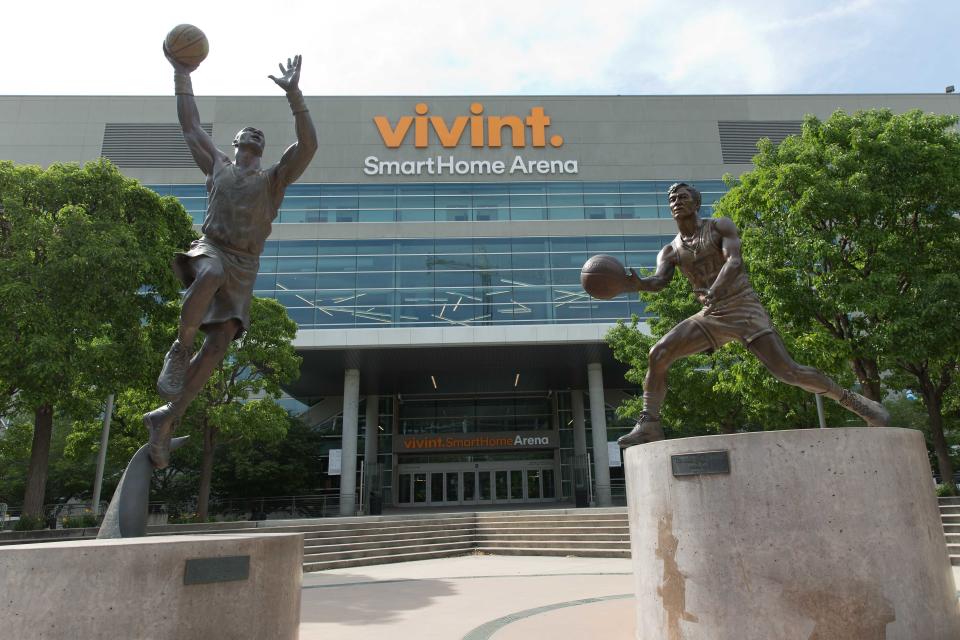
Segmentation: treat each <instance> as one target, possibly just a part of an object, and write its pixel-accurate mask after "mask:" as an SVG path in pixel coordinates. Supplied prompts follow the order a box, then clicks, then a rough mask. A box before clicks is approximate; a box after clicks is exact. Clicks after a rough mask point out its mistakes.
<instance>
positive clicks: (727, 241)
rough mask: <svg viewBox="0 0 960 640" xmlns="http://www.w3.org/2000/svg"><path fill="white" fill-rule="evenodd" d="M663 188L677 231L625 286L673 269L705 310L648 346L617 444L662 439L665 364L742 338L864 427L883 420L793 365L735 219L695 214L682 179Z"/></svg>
mask: <svg viewBox="0 0 960 640" xmlns="http://www.w3.org/2000/svg"><path fill="white" fill-rule="evenodd" d="M667 194H668V198H669V202H670V211H671V213H672V214H673V219H674V221H675V222H676V223H677V229H678V231H679V233H677V236H676V238H674V240H673V242H671V243H670V244H668V245H667V246H665V247H663V249H661V250H660V253H659V254H658V255H657V270H656V272H655V273H654V274H653V275H652V276H650V277H647V278H641V277H639V276H638V275H637V272H636V271H634V270H633V269H631V270H630V275H629V276H628V277H627V284H626V290H628V291H660V290H661V289H663V288H664V287H666V286H667V285H668V284H669V283H670V280H671V278H673V274H674V271H675V270H676V269H678V268H679V269H680V272H681V273H682V274H683V275H684V276H686V278H687V280H689V281H690V283H691V284H692V285H693V290H694V293H696V295H697V298H698V299H699V300H700V303H701V304H702V305H703V309H702V310H701V311H700V312H699V313H697V314H695V315H693V316H690V317H689V318H687V319H686V320H684V321H682V322H680V323H679V324H678V325H677V326H675V327H674V328H673V329H671V330H670V331H669V332H668V333H667V334H666V335H665V336H663V337H662V338H661V339H660V341H659V342H657V344H655V345H654V346H653V348H652V349H651V350H650V355H649V366H648V368H647V377H646V379H645V380H644V383H643V411H642V412H641V414H640V418H639V420H637V424H636V426H634V428H633V430H632V431H631V432H630V433H628V434H626V435H625V436H622V437H621V438H620V439H619V440H618V442H619V444H620V446H622V447H630V446H633V445H635V444H642V443H645V442H653V441H656V440H663V427H662V426H661V424H660V405H661V404H662V403H663V399H664V396H665V395H666V393H667V370H668V369H669V368H670V365H671V364H673V363H674V362H676V361H677V360H679V359H680V358H684V357H686V356H689V355H692V354H695V353H700V352H701V351H705V350H708V349H718V348H720V347H721V346H723V345H724V344H726V343H728V342H730V341H732V340H739V341H740V342H742V343H743V344H744V345H745V346H746V348H747V349H748V350H749V351H750V352H751V353H753V354H754V355H755V356H757V358H759V359H760V362H762V363H763V365H764V366H765V367H767V369H769V371H770V373H772V374H773V375H774V376H775V377H777V378H778V379H779V380H781V381H783V382H786V383H787V384H792V385H794V386H797V387H800V388H801V389H804V390H806V391H809V392H811V393H819V394H823V395H825V396H827V397H828V398H831V399H833V400H836V401H837V402H838V403H840V406H842V407H844V408H845V409H848V410H849V411H852V412H853V413H855V414H857V415H858V416H860V417H861V418H863V419H864V421H866V423H867V424H868V425H870V426H875V427H885V426H887V424H888V423H889V421H890V416H889V414H888V413H887V411H886V409H884V408H883V405H881V404H880V403H878V402H874V401H873V400H870V399H868V398H865V397H863V396H862V395H860V394H858V393H854V392H853V391H848V390H847V389H843V388H841V387H840V385H838V384H837V383H836V382H834V381H833V380H831V379H830V378H828V377H827V376H825V375H824V374H823V373H821V372H820V371H817V370H816V369H814V368H812V367H805V366H803V365H800V364H797V363H796V362H794V360H793V358H791V357H790V354H789V353H787V349H786V347H785V346H784V344H783V340H782V339H781V338H780V335H779V334H778V333H777V332H776V331H775V330H774V328H773V326H772V325H771V323H770V316H769V315H767V311H766V309H764V308H763V306H762V305H761V304H760V300H759V298H757V294H756V293H754V291H753V288H752V287H751V286H750V281H749V279H748V278H747V273H746V271H745V270H744V266H743V260H742V258H741V256H740V236H739V234H738V232H737V227H736V226H735V225H734V224H733V221H732V220H730V219H729V218H703V219H701V218H700V217H699V215H698V212H699V211H700V192H699V191H697V190H696V189H695V188H693V187H691V186H690V185H688V184H685V183H682V182H680V183H677V184H675V185H673V186H671V187H670V189H669V191H668V192H667Z"/></svg>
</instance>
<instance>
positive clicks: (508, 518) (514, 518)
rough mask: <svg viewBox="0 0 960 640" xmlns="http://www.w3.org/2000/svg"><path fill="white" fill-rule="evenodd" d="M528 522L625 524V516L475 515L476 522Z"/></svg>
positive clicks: (595, 514)
mask: <svg viewBox="0 0 960 640" xmlns="http://www.w3.org/2000/svg"><path fill="white" fill-rule="evenodd" d="M524 520H525V521H530V522H535V521H539V520H563V521H564V522H579V521H587V522H601V521H605V520H612V521H615V522H620V521H623V522H626V521H627V514H626V513H578V514H570V515H566V514H562V513H544V514H531V513H526V514H509V513H483V514H480V513H478V514H477V522H489V521H497V522H520V521H524Z"/></svg>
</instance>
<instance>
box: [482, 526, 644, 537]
mask: <svg viewBox="0 0 960 640" xmlns="http://www.w3.org/2000/svg"><path fill="white" fill-rule="evenodd" d="M554 532H557V533H559V532H563V535H565V536H579V535H584V534H587V535H612V536H629V535H630V528H629V527H627V526H623V527H502V528H501V527H479V526H478V527H477V535H485V534H503V535H507V534H509V535H516V536H522V535H528V534H529V535H537V534H551V533H554Z"/></svg>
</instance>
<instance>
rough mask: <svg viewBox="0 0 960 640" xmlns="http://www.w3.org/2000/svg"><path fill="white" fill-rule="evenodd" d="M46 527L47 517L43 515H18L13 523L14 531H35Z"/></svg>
mask: <svg viewBox="0 0 960 640" xmlns="http://www.w3.org/2000/svg"><path fill="white" fill-rule="evenodd" d="M46 528H47V519H46V518H45V517H44V516H20V519H19V520H17V522H16V523H15V524H14V525H13V530H14V531H36V530H38V529H46Z"/></svg>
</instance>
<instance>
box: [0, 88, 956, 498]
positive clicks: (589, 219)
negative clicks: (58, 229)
mask: <svg viewBox="0 0 960 640" xmlns="http://www.w3.org/2000/svg"><path fill="white" fill-rule="evenodd" d="M201 84H202V83H201ZM198 90H199V91H200V92H201V93H202V86H199V85H198ZM171 92H172V87H171ZM197 103H198V106H199V110H200V114H201V119H202V120H203V122H204V127H205V128H206V129H207V131H209V132H210V133H211V134H212V136H213V139H214V141H215V143H216V144H217V146H218V147H219V148H221V149H223V150H225V151H229V149H230V146H231V141H232V140H233V136H234V134H235V133H236V132H237V131H238V130H239V129H240V128H241V127H243V126H245V125H256V126H257V127H259V128H261V129H262V130H263V131H264V132H265V134H266V138H267V149H266V153H265V163H272V162H275V161H276V160H278V158H279V156H280V154H281V153H282V151H283V150H284V148H285V147H286V146H287V145H288V144H289V143H290V142H292V141H293V140H294V133H293V119H292V117H291V115H290V111H289V107H288V106H287V102H286V100H285V99H284V97H283V96H282V95H280V96H277V97H237V96H229V97H199V98H198V99H197ZM307 104H308V106H309V108H310V112H311V114H312V116H313V118H314V121H315V123H316V126H317V130H318V134H319V140H320V149H319V151H318V153H317V155H316V157H315V158H314V160H313V162H312V164H311V166H310V168H309V169H308V170H307V171H306V173H305V174H304V175H303V176H302V177H301V178H300V179H299V181H298V182H297V183H296V184H294V185H292V186H291V187H290V188H289V189H288V191H287V195H286V198H285V200H284V202H283V206H282V208H281V211H280V214H279V217H278V218H277V220H276V221H275V224H274V226H273V232H272V234H271V236H270V240H269V241H268V242H267V246H266V251H265V253H264V255H263V257H262V259H261V267H260V275H259V278H258V281H257V286H256V289H257V290H256V295H259V296H263V297H270V298H275V299H277V300H278V301H280V302H281V303H282V304H283V305H284V306H285V307H286V308H287V309H288V311H289V314H290V317H291V318H292V319H293V320H295V321H296V322H297V324H298V325H299V332H298V335H297V338H296V342H295V346H296V348H297V350H298V352H299V353H300V355H301V356H302V357H303V366H302V371H301V376H300V379H299V380H298V381H297V382H296V383H295V384H292V385H291V386H290V387H289V388H288V389H287V392H288V393H289V398H287V400H286V401H287V402H288V405H289V407H290V408H291V409H292V410H295V411H296V412H297V413H302V414H303V417H304V418H305V419H306V420H307V421H308V422H309V424H311V425H313V426H314V427H315V428H316V429H318V430H320V431H321V432H322V433H323V434H325V436H326V437H325V442H326V443H327V446H325V447H324V448H323V450H322V451H318V452H317V464H318V465H321V467H322V469H323V470H324V471H325V472H326V473H327V474H328V475H327V478H328V480H329V487H331V488H337V487H338V488H339V491H340V496H341V508H342V512H343V513H351V512H352V511H353V509H354V508H355V507H354V505H355V503H356V502H357V501H358V497H359V495H360V494H361V493H363V494H369V490H371V489H373V490H374V491H375V492H377V493H378V494H379V495H381V496H382V499H383V501H384V503H385V504H388V505H394V506H397V507H426V506H451V505H501V504H518V503H537V502H557V501H560V502H576V503H578V504H581V505H582V504H585V503H586V502H588V501H591V500H592V501H593V503H595V504H597V505H601V506H603V505H608V504H611V500H615V499H616V498H617V494H618V492H622V486H623V480H622V478H623V473H622V469H621V468H620V466H619V451H618V449H617V448H616V446H615V440H616V438H617V436H619V435H620V434H622V433H624V432H625V431H626V430H627V429H628V428H629V427H630V426H631V421H629V420H623V419H619V418H616V417H615V415H614V412H613V409H614V408H615V407H616V406H617V405H618V404H619V403H620V401H621V400H622V399H623V397H624V395H625V394H626V393H632V392H635V391H636V389H633V388H630V385H628V384H627V383H626V382H625V381H624V378H623V374H624V371H625V367H624V366H623V365H621V364H620V363H618V362H616V361H615V360H614V358H613V357H612V355H611V352H610V350H609V348H608V347H607V346H606V345H605V342H604V334H605V333H606V332H607V330H608V329H609V328H610V327H611V325H612V324H613V323H615V322H616V321H617V320H620V319H626V318H629V317H630V316H631V314H637V315H639V316H640V317H643V316H644V306H643V304H642V303H641V302H639V301H638V300H637V299H636V298H635V297H627V296H623V297H620V298H617V299H615V300H611V301H598V300H591V299H590V298H589V297H588V296H587V295H586V294H585V293H584V292H583V290H582V289H581V288H580V285H579V272H580V267H581V265H582V264H583V262H584V261H585V260H586V259H587V257H588V256H590V255H593V254H596V253H607V254H611V255H613V256H616V257H617V258H619V259H620V260H621V261H622V262H624V263H625V264H627V265H629V266H633V267H651V266H653V265H654V261H655V257H656V254H657V251H658V250H659V249H660V247H661V246H662V245H664V244H666V243H667V242H669V240H670V239H671V238H672V237H673V235H674V234H675V233H676V229H675V226H674V223H673V221H672V219H671V217H670V213H669V210H668V208H667V206H666V190H667V187H668V186H669V185H670V184H671V183H673V182H676V181H680V180H682V181H685V182H688V183H691V184H693V185H695V186H697V187H698V188H699V189H700V190H701V191H702V192H703V209H702V214H703V215H704V216H709V215H710V214H711V211H712V203H713V202H715V201H716V199H717V198H719V197H720V196H721V195H722V194H723V193H724V191H725V189H726V187H725V186H724V182H723V181H722V178H723V176H724V175H725V174H732V175H734V176H736V175H738V174H740V173H742V172H744V171H747V170H749V169H750V168H751V164H750V161H751V157H752V155H753V154H754V152H755V144H756V142H757V140H758V139H760V138H762V137H769V138H771V139H773V140H775V141H778V140H780V139H782V138H783V137H784V136H786V135H789V134H791V133H797V132H799V129H800V123H801V120H802V118H803V116H804V115H805V114H808V113H812V114H816V115H818V116H820V117H827V116H829V115H830V114H831V113H832V112H833V111H834V110H836V109H845V110H847V111H855V110H857V109H865V108H874V107H887V108H890V109H892V110H894V111H896V112H903V111H906V110H909V109H916V108H919V109H922V110H924V111H931V112H937V113H952V114H958V113H960V99H958V98H957V96H955V95H934V94H925V95H804V96H784V95H777V96H774V95H767V96H633V97H626V96H588V97H576V96H523V97H522V96H516V97H514V96H510V97H508V96H477V97H436V96H431V97H311V98H307ZM99 156H105V157H107V158H109V159H110V160H112V161H113V162H114V163H116V164H117V165H118V166H119V167H120V168H121V170H122V171H123V172H124V173H125V174H126V175H129V176H131V177H134V178H137V179H139V180H141V181H142V182H143V183H145V184H147V185H149V186H151V187H152V188H153V189H155V190H156V191H158V192H159V193H161V194H172V195H174V196H176V197H178V198H179V199H180V200H181V201H182V202H183V204H184V205H185V206H186V208H187V210H188V211H189V212H190V214H191V215H192V216H193V218H194V221H195V222H196V223H198V224H199V223H200V222H201V221H202V219H203V215H204V209H205V196H206V191H205V186H204V177H203V175H202V174H201V173H200V171H199V170H198V169H197V168H196V167H195V165H194V163H193V161H192V159H191V157H190V155H189V153H188V151H187V149H186V146H185V145H184V143H183V141H182V138H181V135H180V130H179V126H178V124H177V121H176V107H175V101H174V98H173V96H172V95H171V96H167V97H122V96H112V97H75V96H44V97H34V96H11V97H0V158H3V159H10V160H13V161H15V162H18V163H36V164H40V165H48V164H50V163H52V162H64V161H69V162H76V161H79V162H83V161H87V160H91V159H94V158H97V157H99ZM369 434H375V435H376V437H369ZM364 468H365V469H366V470H367V472H368V473H363V472H361V469H364ZM361 487H364V488H363V489H361Z"/></svg>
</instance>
